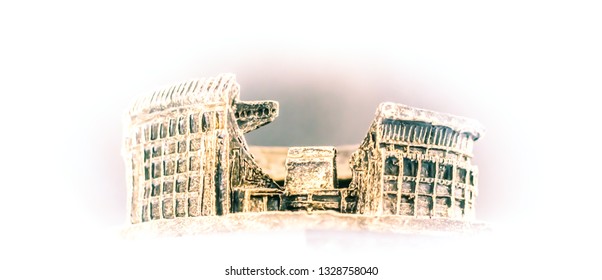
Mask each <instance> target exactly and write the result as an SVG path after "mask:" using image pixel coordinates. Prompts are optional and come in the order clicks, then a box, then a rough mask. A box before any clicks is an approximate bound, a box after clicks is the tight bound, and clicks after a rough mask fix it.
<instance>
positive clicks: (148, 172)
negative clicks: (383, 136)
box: [144, 156, 201, 180]
mask: <svg viewBox="0 0 602 280" xmlns="http://www.w3.org/2000/svg"><path fill="white" fill-rule="evenodd" d="M200 169H201V160H200V158H199V157H197V156H193V157H190V158H189V159H179V160H177V161H175V160H165V161H163V162H153V163H152V164H151V165H150V166H145V167H144V179H145V180H150V179H153V178H159V177H161V176H172V175H174V174H175V173H185V172H188V171H199V170H200Z"/></svg>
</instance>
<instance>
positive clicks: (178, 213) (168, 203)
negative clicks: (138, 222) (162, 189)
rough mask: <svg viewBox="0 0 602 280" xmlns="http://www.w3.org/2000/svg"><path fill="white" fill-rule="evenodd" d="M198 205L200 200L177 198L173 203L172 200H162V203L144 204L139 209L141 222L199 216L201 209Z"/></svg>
mask: <svg viewBox="0 0 602 280" xmlns="http://www.w3.org/2000/svg"><path fill="white" fill-rule="evenodd" d="M174 202H175V207H174ZM199 203H200V198H198V197H191V198H178V199H175V201H174V200H173V199H164V200H163V201H162V202H157V203H149V204H144V205H142V207H141V212H142V221H143V222H146V221H148V220H149V218H150V219H153V220H157V219H161V218H165V219H173V218H174V217H186V216H200V215H201V209H200V208H201V207H200V205H199ZM149 210H150V211H149ZM149 212H150V213H149ZM174 212H175V213H174Z"/></svg>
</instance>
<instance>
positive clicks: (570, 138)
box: [0, 1, 602, 271]
mask: <svg viewBox="0 0 602 280" xmlns="http://www.w3.org/2000/svg"><path fill="white" fill-rule="evenodd" d="M0 7H1V8H0V23H1V26H2V27H0V30H1V31H2V33H1V34H2V38H3V40H2V43H1V44H0V45H1V46H0V50H1V53H0V58H1V61H2V62H1V64H2V66H0V74H1V76H2V84H3V89H4V102H2V104H3V110H2V113H1V114H2V116H3V118H4V122H5V126H4V127H5V129H4V130H3V133H2V136H3V137H2V139H1V140H0V141H2V142H1V143H2V146H3V147H4V148H5V152H4V153H5V155H8V157H7V158H5V159H4V161H2V164H1V166H2V170H3V171H4V172H3V173H4V174H5V180H4V185H3V187H4V188H3V197H4V198H3V201H5V202H4V203H2V206H1V207H2V209H3V213H5V215H6V216H7V217H8V218H7V219H8V221H9V225H10V226H9V228H7V229H6V230H5V231H4V232H3V233H2V235H5V236H6V237H7V238H3V239H4V240H9V241H8V242H9V243H7V244H6V248H9V250H8V251H9V252H11V256H12V257H11V258H12V259H14V260H16V261H17V263H21V264H23V262H20V261H26V262H31V261H30V258H33V259H37V258H42V256H44V254H42V253H41V252H56V250H54V249H52V250H46V249H48V248H55V249H56V248H71V249H74V248H78V250H76V251H77V252H80V253H81V254H79V255H78V254H75V253H73V255H72V256H74V255H77V256H81V257H84V258H86V259H90V260H93V262H92V263H96V264H98V265H100V264H101V263H102V261H101V262H98V260H99V259H105V258H106V256H104V255H103V254H102V253H98V252H97V253H91V252H92V251H94V250H91V251H90V250H87V249H83V248H86V246H90V244H104V245H107V246H109V247H110V246H113V245H110V244H116V243H115V242H117V241H114V240H115V239H114V238H113V237H107V236H112V235H111V234H112V232H115V231H118V230H119V228H122V227H124V226H126V225H127V219H126V213H127V204H126V185H125V167H124V164H123V161H122V158H121V145H122V130H123V122H122V121H123V117H124V113H125V111H126V110H127V109H128V107H129V106H130V104H131V102H132V100H133V99H134V98H136V97H137V96H140V95H145V94H150V93H152V92H153V91H154V90H156V89H159V88H162V87H164V86H169V85H171V84H174V83H178V82H181V81H185V80H188V79H191V78H199V77H210V76H216V75H217V74H219V73H223V72H229V73H234V74H236V76H237V81H238V83H239V84H240V85H241V99H242V100H262V99H269V100H277V101H279V102H280V116H279V117H278V118H277V119H276V120H275V121H274V122H273V123H271V124H269V125H267V126H265V127H263V128H261V129H259V130H256V131H254V132H251V133H249V134H248V135H247V140H248V142H249V143H250V144H251V145H277V146H295V145H344V144H358V143H359V142H360V141H361V140H362V139H363V137H364V136H365V133H366V131H367V130H368V126H369V124H370V123H371V121H372V119H373V117H374V113H375V111H376V107H377V105H378V104H379V103H380V102H385V101H392V102H398V103H403V104H407V105H411V106H415V107H420V108H425V109H430V110H435V111H440V112H446V113H451V114H455V115H460V116H465V117H470V118H474V119H476V120H479V121H480V122H481V123H482V124H483V125H484V127H485V128H486V133H485V135H484V137H482V138H481V139H480V140H479V141H477V142H476V144H475V152H474V153H475V157H474V159H473V162H474V164H476V165H478V166H479V169H480V178H479V196H478V198H477V206H476V207H477V208H476V209H477V218H478V219H479V220H481V221H485V222H489V223H490V224H492V225H493V226H494V227H495V228H496V229H497V232H498V233H500V232H501V233H503V234H500V236H501V237H498V238H500V239H502V240H506V242H507V243H504V244H510V243H512V244H514V243H516V244H520V246H518V245H517V246H518V248H514V249H516V250H514V249H513V251H512V253H511V256H509V257H507V258H506V257H501V255H497V258H499V260H510V259H514V258H516V257H517V256H516V254H517V252H519V251H521V250H523V249H525V248H530V249H529V250H528V251H529V252H531V254H530V255H528V256H529V257H528V258H529V259H535V260H539V259H540V257H544V255H545V256H547V257H545V258H544V259H545V260H546V261H545V262H544V261H541V262H539V265H541V266H542V267H543V266H549V265H551V264H558V263H564V264H565V265H566V263H567V260H568V259H571V258H572V257H578V256H583V255H585V253H586V252H593V251H590V250H597V249H600V242H599V241H598V238H599V233H600V230H599V220H600V214H602V213H600V208H599V206H598V204H599V199H600V197H601V194H602V192H601V191H600V189H601V187H602V186H601V185H600V183H599V180H597V177H596V176H595V175H596V174H597V173H596V171H597V170H598V168H597V162H598V161H599V159H600V149H599V147H598V146H599V142H600V140H599V139H600V137H599V136H600V129H599V123H598V122H599V120H600V117H599V116H598V114H597V111H598V107H599V104H600V102H599V99H598V98H597V97H598V96H599V95H600V94H601V92H602V90H601V89H602V86H601V83H600V75H601V74H602V67H601V65H602V55H601V52H600V49H602V42H601V38H600V31H601V30H600V26H602V23H601V21H600V18H599V14H600V9H599V7H597V5H595V4H594V2H591V3H590V2H586V1H570V2H569V1H552V2H549V1H504V2H498V3H493V2H487V3H484V2H483V1H459V2H456V1H454V2H443V1H442V2H431V1H421V2H418V3H406V2H398V3H396V4H389V3H384V2H365V3H361V4H359V3H348V2H339V1H335V2H328V3H324V2H319V1H303V2H290V3H281V2H278V1H255V2H251V1H248V2H243V1H220V2H179V1H175V2H171V1H170V2H165V3H155V2H128V1H103V2H96V3H94V2H83V1H52V2H33V3H28V2H19V4H15V3H2V4H0ZM232 238H234V237H232ZM241 238H243V239H244V238H245V237H241ZM281 238H282V239H283V240H286V238H287V237H281ZM500 239H496V240H498V241H499V240H500ZM11 240H12V241H11ZM13 241H15V242H13ZM179 242H180V241H179ZM206 242H209V241H206ZM117 243H119V242H117ZM24 244H28V245H24ZM119 244H121V243H119ZM104 245H102V246H101V245H97V246H100V247H104ZM23 246H25V247H27V248H28V249H29V250H23V249H22V248H23ZM48 246H59V247H48ZM81 246H83V247H81ZM115 246H116V245H115ZM119 246H121V245H119ZM100 247H94V248H95V249H97V250H98V249H99V248H100ZM142 247H144V246H142ZM111 248H112V247H111ZM40 249H41V250H40ZM57 250H59V249H57ZM79 250H81V251H79ZM550 250H551V251H553V252H554V253H555V254H546V253H545V252H548V251H550ZM59 251H60V250H59ZM117 251H119V250H117ZM102 252H105V253H106V251H102ZM508 252H510V251H508ZM50 254H51V255H52V253H50ZM113 254H115V253H113ZM509 254H510V253H509ZM488 257H493V254H492V255H488ZM523 258H527V257H526V256H523ZM28 260H29V261H28ZM71 260H72V262H71V263H73V259H71ZM588 260H590V261H591V259H588ZM50 263H54V262H52V261H51V262H50ZM68 263H69V262H68ZM75 263H77V261H76V262H75ZM569 263H570V262H569ZM577 263H578V265H586V264H588V262H587V261H586V260H585V261H584V262H582V261H578V262H576V263H571V264H575V265H577ZM222 265H225V263H219V266H222ZM16 267H17V268H19V267H21V266H16ZM49 267H50V266H49ZM52 267H54V265H52ZM92 267H94V268H96V266H95V265H92ZM25 270H27V269H25ZM220 271H221V269H220ZM581 271H583V270H581Z"/></svg>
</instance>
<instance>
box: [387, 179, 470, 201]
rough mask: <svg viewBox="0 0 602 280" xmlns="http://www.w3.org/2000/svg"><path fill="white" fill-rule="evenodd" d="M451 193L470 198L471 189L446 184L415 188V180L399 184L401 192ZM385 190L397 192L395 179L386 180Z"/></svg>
mask: <svg viewBox="0 0 602 280" xmlns="http://www.w3.org/2000/svg"><path fill="white" fill-rule="evenodd" d="M452 188H453V194H454V196H455V197H462V198H463V197H465V195H466V196H467V197H468V199H472V195H473V194H472V191H470V190H467V189H465V188H462V187H460V186H446V185H436V186H433V184H425V183H421V184H418V188H416V183H415V182H402V184H401V193H405V194H425V195H432V194H433V191H434V194H435V195H436V196H451V195H452ZM384 191H385V192H395V193H396V192H397V191H398V186H397V180H390V181H386V182H385V184H384Z"/></svg>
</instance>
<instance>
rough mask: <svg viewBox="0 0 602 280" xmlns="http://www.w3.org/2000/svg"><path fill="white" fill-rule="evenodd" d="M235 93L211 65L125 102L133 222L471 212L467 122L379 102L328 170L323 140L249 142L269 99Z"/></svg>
mask: <svg viewBox="0 0 602 280" xmlns="http://www.w3.org/2000/svg"><path fill="white" fill-rule="evenodd" d="M239 92H240V87H239V85H238V84H237V83H236V81H235V78H234V76H233V75H220V76H218V77H216V78H208V79H202V80H194V81H189V82H186V83H182V84H179V85H175V86H172V87H169V88H165V89H163V90H160V91H157V92H155V93H153V94H152V95H150V96H147V97H144V98H141V99H139V100H137V101H136V102H135V104H134V105H133V107H132V108H131V110H130V111H129V113H128V115H127V120H126V122H127V126H126V130H125V135H126V137H125V145H124V158H125V162H126V166H127V171H128V173H127V177H128V178H127V179H128V185H129V187H128V200H129V204H130V215H129V219H130V221H131V223H132V224H140V223H142V224H144V223H145V222H149V223H150V224H152V223H155V222H157V223H158V224H160V223H161V222H162V221H163V222H164V223H165V220H177V221H179V222H180V223H181V222H184V223H186V221H188V222H189V223H192V222H193V221H196V220H194V219H197V220H198V219H201V220H202V219H203V217H206V218H205V220H203V221H204V222H205V223H210V224H213V225H214V226H213V228H214V229H216V228H220V226H221V227H227V225H228V224H230V225H232V224H236V225H240V223H244V222H245V221H255V223H261V220H262V219H265V221H268V220H269V222H268V223H271V224H272V225H273V224H274V223H275V222H274V221H273V220H274V219H291V220H296V221H302V220H303V219H313V220H312V221H311V222H309V223H314V224H315V223H324V221H327V220H330V222H333V223H337V221H336V220H337V219H338V220H339V221H343V220H344V221H351V220H349V219H352V220H353V219H355V220H354V221H357V222H352V223H356V224H358V225H360V224H366V219H373V220H374V219H375V220H374V223H379V224H380V226H379V227H380V228H383V226H382V223H385V224H387V223H388V225H391V226H395V225H396V224H400V221H404V222H403V224H408V221H409V222H410V223H411V222H412V221H413V220H424V219H430V220H433V219H434V220H437V221H449V222H450V223H456V225H460V226H464V225H465V224H466V223H464V222H470V221H473V220H474V217H475V215H474V207H475V198H476V194H477V168H476V166H473V165H472V164H471V157H472V147H473V143H474V141H475V140H477V139H478V138H479V136H480V135H481V134H482V129H481V128H480V125H479V124H478V123H477V122H475V121H472V120H469V119H465V118H461V117H456V116H452V115H448V114H442V113H436V112H432V111H428V110H422V109H417V108H412V107H408V106H405V105H401V104H394V103H382V104H380V106H379V107H378V109H377V111H376V117H375V119H374V121H373V122H372V125H371V126H370V128H369V130H368V133H367V135H366V137H365V139H364V140H363V142H362V143H361V145H360V146H359V148H356V149H355V151H352V150H351V149H348V148H347V149H344V150H345V151H344V152H343V154H344V155H345V156H344V159H345V162H343V163H342V164H341V163H340V162H339V165H343V167H344V168H347V169H349V170H344V172H340V173H341V174H343V175H340V176H337V148H335V147H332V146H330V147H329V146H320V147H290V148H288V150H286V149H285V150H282V149H281V150H280V151H279V152H276V153H275V156H265V154H266V153H267V152H266V150H265V149H264V150H263V151H259V152H257V153H256V155H254V154H253V153H251V150H253V149H255V148H253V149H251V148H250V147H249V146H248V145H247V143H246V140H245V137H244V134H245V133H247V132H249V131H252V130H255V129H257V128H259V127H261V126H263V125H266V124H268V123H270V122H271V121H273V120H274V119H275V118H276V117H277V116H278V103H277V102H275V101H241V100H240V99H239ZM267 149H268V150H267V151H268V152H269V148H267ZM285 151H286V152H285ZM256 156H257V157H258V160H256ZM278 158H279V159H278ZM274 159H277V160H280V161H279V163H283V164H282V166H281V167H280V166H278V167H276V168H270V167H268V168H266V170H263V169H262V168H261V167H260V166H262V165H263V166H266V164H265V161H272V163H271V165H272V166H274V165H275V164H274V163H273V161H274ZM262 162H263V163H262ZM260 163H262V164H260ZM276 165H279V164H276ZM276 169H279V170H280V171H277V172H275V171H274V170H276ZM276 173H280V174H276ZM340 182H341V183H340ZM278 215H279V216H278ZM193 217H196V218H193ZM209 217H214V218H209ZM307 217H311V218H307ZM314 217H322V218H314ZM379 218H380V219H379ZM316 219H321V220H319V221H317V220H316ZM333 219H334V220H333ZM201 220H198V221H201ZM233 221H235V222H233ZM458 223H459V224H458ZM207 229H208V230H210V228H207ZM222 229H223V228H222ZM393 230H394V229H393Z"/></svg>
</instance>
